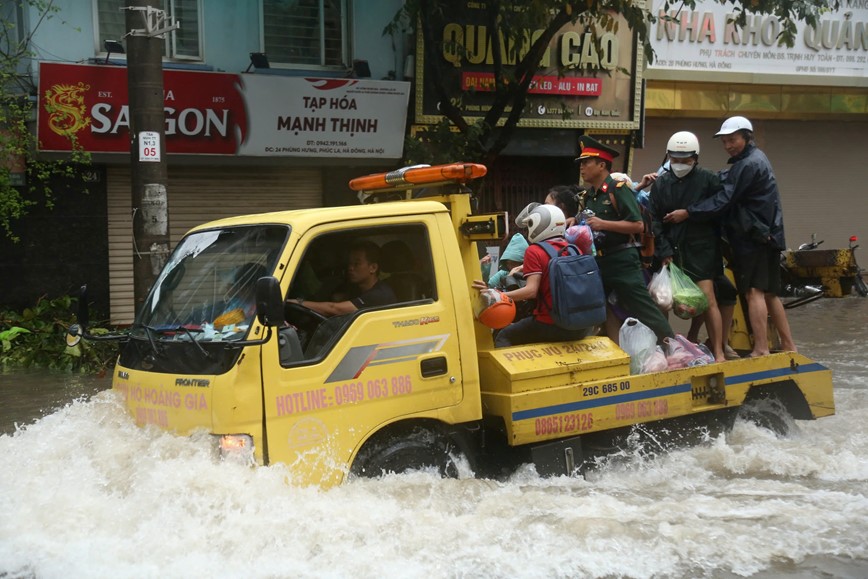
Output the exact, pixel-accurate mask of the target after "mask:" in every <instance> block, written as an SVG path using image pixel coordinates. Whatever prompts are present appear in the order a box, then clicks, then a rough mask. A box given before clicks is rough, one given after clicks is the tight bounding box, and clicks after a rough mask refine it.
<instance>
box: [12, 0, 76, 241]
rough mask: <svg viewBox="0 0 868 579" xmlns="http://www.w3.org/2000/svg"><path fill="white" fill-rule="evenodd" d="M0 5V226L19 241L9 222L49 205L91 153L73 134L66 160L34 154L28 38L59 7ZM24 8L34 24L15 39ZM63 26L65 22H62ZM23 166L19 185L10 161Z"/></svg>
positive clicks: (39, 1) (47, 1)
mask: <svg viewBox="0 0 868 579" xmlns="http://www.w3.org/2000/svg"><path fill="white" fill-rule="evenodd" d="M14 4H15V5H13V3H8V5H7V6H4V7H2V9H0V228H2V230H3V233H4V234H5V235H6V236H7V237H8V238H10V239H12V240H13V241H18V237H17V236H16V235H15V232H14V223H15V221H16V220H18V219H20V218H21V217H23V216H24V215H26V214H27V213H28V212H29V211H30V210H32V209H33V208H34V207H36V206H38V205H42V206H45V207H47V208H49V209H50V208H51V207H52V206H53V200H54V196H55V195H56V194H57V193H58V191H56V190H60V191H62V190H64V189H65V186H64V185H63V180H64V178H66V179H69V178H72V177H74V176H75V175H76V173H77V172H78V168H79V166H80V165H82V164H89V163H90V154H89V153H88V152H87V151H85V150H84V149H82V147H81V146H80V144H79V143H78V142H77V141H76V140H75V137H74V136H72V137H70V139H71V141H72V154H71V155H70V157H69V159H68V160H49V159H44V158H41V157H39V155H38V154H37V142H36V135H35V127H34V122H35V119H36V111H35V110H34V104H33V103H34V100H35V98H34V97H35V96H36V85H35V84H34V82H33V77H32V68H33V67H34V66H35V63H34V61H33V58H34V56H35V55H34V53H33V51H32V49H31V39H32V36H33V33H34V32H35V31H36V29H37V28H38V27H39V26H40V25H41V24H42V23H43V22H45V21H48V20H51V19H53V18H55V17H56V16H57V15H58V13H59V11H60V9H59V8H58V7H57V6H55V5H54V2H53V0H22V1H19V2H15V3H14ZM25 12H30V13H31V16H32V15H33V14H35V15H36V16H37V18H36V19H35V20H33V21H34V22H35V24H34V25H33V26H32V27H31V29H30V30H29V31H28V32H27V33H25V34H24V35H23V37H20V36H19V35H20V34H21V27H19V22H18V19H19V18H20V17H21V15H22V14H24V13H25ZM61 22H62V24H67V23H66V22H63V21H61ZM16 164H17V165H19V166H20V165H21V164H23V165H24V177H25V178H24V183H23V184H21V183H19V182H16V180H15V179H16V177H18V176H20V174H19V175H16V173H14V172H13V170H12V169H13V165H16Z"/></svg>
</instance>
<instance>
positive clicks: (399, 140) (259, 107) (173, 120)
mask: <svg viewBox="0 0 868 579" xmlns="http://www.w3.org/2000/svg"><path fill="white" fill-rule="evenodd" d="M163 84H164V94H163V100H164V111H165V115H166V126H165V133H166V151H167V152H168V153H169V154H173V153H174V154H178V153H184V154H205V155H237V156H278V157H293V156H295V157H335V158H347V157H378V158H396V159H397V158H400V156H401V154H402V152H403V142H404V128H405V124H406V120H407V119H406V115H404V114H395V111H405V110H406V109H407V101H408V99H409V94H410V85H409V83H406V82H394V81H375V80H362V79H346V78H329V79H323V78H302V77H283V76H272V75H268V76H266V75H257V74H250V75H240V74H226V73H214V72H192V71H175V70H166V71H163ZM128 102H129V100H128V98H127V71H126V68H122V67H115V66H98V65H69V64H53V63H42V65H41V67H40V74H39V119H38V122H37V125H38V137H39V146H40V150H43V151H69V150H71V149H72V145H73V143H74V142H75V143H77V144H78V145H80V146H81V147H83V148H84V149H85V150H86V151H90V152H94V153H129V151H130V111H129V105H128Z"/></svg>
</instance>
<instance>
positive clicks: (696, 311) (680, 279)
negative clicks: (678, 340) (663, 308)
mask: <svg viewBox="0 0 868 579" xmlns="http://www.w3.org/2000/svg"><path fill="white" fill-rule="evenodd" d="M669 277H670V278H671V279H672V311H673V312H675V315H676V316H678V317H679V318H681V319H682V320H689V319H691V318H695V317H696V316H699V315H702V314H704V313H705V310H707V309H708V298H706V297H705V292H703V291H702V290H701V289H700V288H699V286H698V285H696V283H695V282H694V281H693V280H692V279H690V278H689V277H687V274H686V273H684V272H683V271H681V268H680V267H678V266H677V265H675V263H674V262H673V263H670V264H669Z"/></svg>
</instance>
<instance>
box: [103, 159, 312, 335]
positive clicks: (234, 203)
mask: <svg viewBox="0 0 868 579" xmlns="http://www.w3.org/2000/svg"><path fill="white" fill-rule="evenodd" d="M168 191H169V236H170V239H171V245H172V247H173V248H174V246H175V244H176V243H177V242H178V241H179V240H180V239H181V237H183V235H184V234H185V233H186V232H187V231H188V230H189V229H190V228H192V227H194V226H196V225H199V224H201V223H204V222H206V221H211V220H214V219H219V218H222V217H231V216H234V215H243V214H248V213H263V212H267V211H281V210H286V209H302V208H308V207H319V206H321V205H322V174H321V171H320V170H319V169H298V168H292V169H290V168H284V167H232V168H220V167H200V166H196V167H175V168H172V167H170V168H169V184H168ZM130 206H131V193H130V169H129V167H109V168H108V236H109V291H110V308H111V314H110V316H111V323H112V324H130V323H132V321H133V318H134V317H135V304H134V296H133V237H132V231H133V230H132V218H131V217H132V216H131V215H130V212H131V209H130Z"/></svg>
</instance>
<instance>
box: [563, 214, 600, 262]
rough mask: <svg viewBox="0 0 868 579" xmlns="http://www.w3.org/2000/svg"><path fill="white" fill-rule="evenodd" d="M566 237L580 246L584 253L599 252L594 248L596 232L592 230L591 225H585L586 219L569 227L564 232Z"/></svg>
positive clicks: (592, 253)
mask: <svg viewBox="0 0 868 579" xmlns="http://www.w3.org/2000/svg"><path fill="white" fill-rule="evenodd" d="M564 237H566V238H567V241H569V242H570V243H572V244H573V245H575V246H576V247H578V248H579V251H581V252H582V255H596V254H597V253H596V250H595V248H594V232H593V231H591V227H590V226H589V225H585V222H584V221H582V222H581V223H579V224H578V225H571V226H570V227H568V228H567V230H566V232H564Z"/></svg>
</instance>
